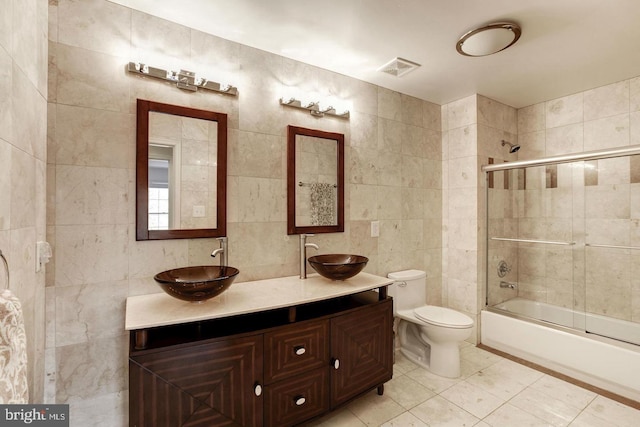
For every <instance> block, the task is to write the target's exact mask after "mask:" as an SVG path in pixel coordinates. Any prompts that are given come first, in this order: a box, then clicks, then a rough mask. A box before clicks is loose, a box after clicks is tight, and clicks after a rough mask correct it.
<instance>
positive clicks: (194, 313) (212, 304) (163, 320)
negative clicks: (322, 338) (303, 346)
mask: <svg viewBox="0 0 640 427" xmlns="http://www.w3.org/2000/svg"><path fill="white" fill-rule="evenodd" d="M391 283H393V280H391V279H388V278H386V277H381V276H376V275H373V274H369V273H360V274H358V275H356V276H354V277H352V278H350V279H347V280H344V281H332V280H329V279H326V278H324V277H322V276H319V275H317V274H310V275H309V277H308V278H307V279H304V280H303V279H300V278H299V277H298V276H290V277H278V278H275V279H265V280H256V281H252V282H238V283H234V284H232V285H231V287H230V288H229V289H228V290H227V291H225V292H224V293H222V294H221V295H218V296H217V297H215V298H212V299H210V300H207V301H203V302H201V303H192V302H187V301H182V300H179V299H176V298H173V297H171V296H169V295H167V294H165V293H164V292H161V293H157V294H149V295H138V296H132V297H129V298H127V307H126V315H125V329H126V330H129V331H130V330H136V329H144V328H152V327H156V326H166V325H175V324H179V323H188V322H197V321H201V320H209V319H217V318H221V317H229V316H235V315H239V314H246V313H255V312H258V311H266V310H272V309H276V308H285V307H293V306H297V305H301V304H306V303H310V302H315V301H322V300H326V299H331V298H336V297H340V296H345V295H351V294H357V293H359V292H364V291H368V290H371V289H375V288H379V287H381V286H386V285H390V284H391Z"/></svg>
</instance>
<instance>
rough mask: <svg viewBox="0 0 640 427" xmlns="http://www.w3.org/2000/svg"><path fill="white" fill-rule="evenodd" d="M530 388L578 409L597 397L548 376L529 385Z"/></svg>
mask: <svg viewBox="0 0 640 427" xmlns="http://www.w3.org/2000/svg"><path fill="white" fill-rule="evenodd" d="M531 388H534V389H536V390H539V391H541V392H543V393H545V394H547V395H549V396H551V397H554V398H556V399H558V400H561V401H563V402H564V403H566V404H568V405H571V406H573V407H574V408H578V409H584V408H586V407H587V405H588V404H589V403H591V402H592V401H593V399H595V398H596V396H598V395H597V394H596V393H594V392H592V391H589V390H586V389H584V388H582V387H578V386H577V385H575V384H571V383H568V382H566V381H563V380H561V379H559V378H555V377H552V376H550V375H544V376H543V377H542V378H540V379H539V380H538V381H536V382H535V383H533V384H531Z"/></svg>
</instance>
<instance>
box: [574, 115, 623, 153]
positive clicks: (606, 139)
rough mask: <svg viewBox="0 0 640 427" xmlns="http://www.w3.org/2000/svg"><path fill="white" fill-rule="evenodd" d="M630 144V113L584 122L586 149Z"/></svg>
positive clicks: (592, 149) (591, 149)
mask: <svg viewBox="0 0 640 427" xmlns="http://www.w3.org/2000/svg"><path fill="white" fill-rule="evenodd" d="M627 145H629V114H628V113H627V114H619V115H617V116H612V117H605V118H603V119H597V120H592V121H588V122H584V151H594V150H601V149H605V148H615V147H624V146H627Z"/></svg>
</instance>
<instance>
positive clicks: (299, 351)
mask: <svg viewBox="0 0 640 427" xmlns="http://www.w3.org/2000/svg"><path fill="white" fill-rule="evenodd" d="M293 350H294V351H295V352H296V354H297V355H298V356H302V355H303V354H305V353H306V352H307V350H306V349H305V348H304V347H303V346H298V347H296V348H294V349H293Z"/></svg>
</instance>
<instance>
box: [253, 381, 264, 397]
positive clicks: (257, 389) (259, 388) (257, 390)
mask: <svg viewBox="0 0 640 427" xmlns="http://www.w3.org/2000/svg"><path fill="white" fill-rule="evenodd" d="M253 392H254V393H255V394H256V396H260V395H261V394H262V386H261V385H260V384H259V383H256V385H255V386H254V387H253Z"/></svg>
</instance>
